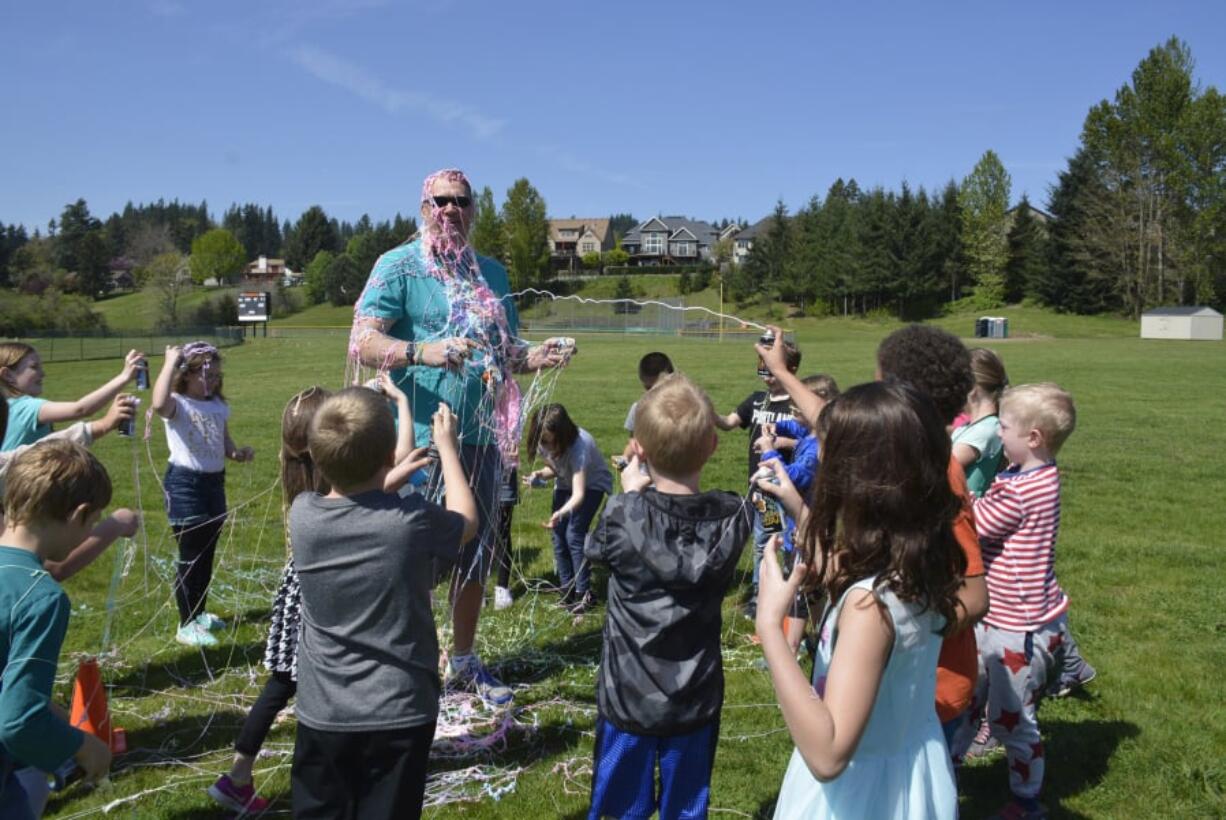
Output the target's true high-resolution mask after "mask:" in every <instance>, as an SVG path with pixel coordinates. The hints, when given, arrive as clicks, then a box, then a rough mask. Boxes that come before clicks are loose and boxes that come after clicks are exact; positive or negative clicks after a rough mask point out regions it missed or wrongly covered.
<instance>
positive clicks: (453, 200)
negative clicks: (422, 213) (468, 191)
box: [430, 196, 472, 209]
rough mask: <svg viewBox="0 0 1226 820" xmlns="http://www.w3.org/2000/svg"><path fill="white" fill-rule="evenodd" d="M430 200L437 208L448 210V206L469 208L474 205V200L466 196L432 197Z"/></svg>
mask: <svg viewBox="0 0 1226 820" xmlns="http://www.w3.org/2000/svg"><path fill="white" fill-rule="evenodd" d="M430 200H431V201H432V202H434V207H436V208H446V207H447V206H448V205H454V206H456V207H457V208H461V209H463V208H467V207H468V206H469V205H471V204H472V200H471V199H469V198H468V197H466V196H432V197H430Z"/></svg>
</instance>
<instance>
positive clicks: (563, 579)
mask: <svg viewBox="0 0 1226 820" xmlns="http://www.w3.org/2000/svg"><path fill="white" fill-rule="evenodd" d="M570 495H571V492H570V490H564V489H562V488H560V487H559V488H557V489H555V490H554V491H553V511H554V512H557V511H558V510H559V509H561V508H562V505H563V504H565V503H566V502H567V501H570ZM601 501H604V492H603V491H602V490H587V491H586V492H584V494H583V503H582V504H580V505H579V507H578V508H577V509H575V510H572V511H571V513H570V514H569V515H567V516H565V517H563V518H562V520H560V521H559V522H558V523H557V526H555V527H554V528H553V561H554V565H555V566H556V567H557V569H558V581H559V583H561V585H562V589H563V590H564V592H565V594H566V595H567V597H575V598H581V597H583V596H584V595H586V594H587V593H588V592H589V591H591V587H592V571H591V567H590V566H589V564H588V562H587V559H586V558H584V557H583V545H584V543H585V542H586V541H587V531H588V530H589V529H590V528H591V526H592V519H593V518H595V517H596V513H597V512H599V510H600V502H601Z"/></svg>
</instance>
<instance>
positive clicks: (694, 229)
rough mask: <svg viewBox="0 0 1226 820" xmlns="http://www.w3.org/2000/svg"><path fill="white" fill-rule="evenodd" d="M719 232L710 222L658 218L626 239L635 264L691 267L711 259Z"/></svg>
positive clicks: (631, 262) (627, 247)
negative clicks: (690, 265)
mask: <svg viewBox="0 0 1226 820" xmlns="http://www.w3.org/2000/svg"><path fill="white" fill-rule="evenodd" d="M718 240H719V231H718V230H717V229H716V227H715V226H714V225H712V224H710V223H709V222H702V221H699V220H694V219H686V218H685V217H683V216H655V217H652V218H651V219H649V220H647V221H646V222H643V223H640V224H639V225H637V226H635V227H634V228H633V229H632V230H631V231H630V232H629V233H627V234H626V235H625V236H624V237H622V248H623V249H624V250H625V251H626V253H628V254H630V264H632V265H689V264H695V263H697V262H707V261H710V259H711V248H712V246H713V245H714V244H715V243H716V242H717V241H718Z"/></svg>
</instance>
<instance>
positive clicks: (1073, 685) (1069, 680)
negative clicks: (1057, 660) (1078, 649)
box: [1047, 661, 1098, 698]
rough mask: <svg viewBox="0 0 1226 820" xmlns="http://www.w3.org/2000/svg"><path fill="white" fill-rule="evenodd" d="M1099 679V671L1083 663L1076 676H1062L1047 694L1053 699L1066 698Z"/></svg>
mask: <svg viewBox="0 0 1226 820" xmlns="http://www.w3.org/2000/svg"><path fill="white" fill-rule="evenodd" d="M1097 677H1098V670H1097V669H1095V668H1094V667H1093V666H1090V664H1088V663H1085V662H1084V661H1083V662H1082V664H1081V668H1080V669H1078V670H1077V672H1076V674H1073V675H1062V676H1061V677H1060V680H1059V681H1057V683H1056V684H1055V685H1054V686H1052V687H1051V689H1049V690H1048V691H1047V694H1048V695H1050V696H1051V697H1053V698H1066V697H1068V696H1069V695H1071V694H1073V693H1074V692H1076V691H1077V690H1078V689H1080V688H1081V687H1083V686H1085V685H1086V684H1087V683H1089V682H1090V681H1092V680H1094V679H1095V678H1097Z"/></svg>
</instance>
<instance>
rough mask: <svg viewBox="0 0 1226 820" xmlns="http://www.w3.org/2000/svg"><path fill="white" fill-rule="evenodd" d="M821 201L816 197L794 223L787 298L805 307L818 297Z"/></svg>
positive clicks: (788, 269)
mask: <svg viewBox="0 0 1226 820" xmlns="http://www.w3.org/2000/svg"><path fill="white" fill-rule="evenodd" d="M822 239H823V235H822V201H821V200H820V199H818V198H817V197H816V196H813V197H810V199H809V201H808V203H807V204H806V205H805V206H804V207H803V208H801V209H800V210H799V211H797V212H796V218H795V219H793V220H792V252H791V255H790V259H789V261H788V265H787V275H786V281H787V291H788V295H787V296H784V298H785V299H788V300H792V301H799V302H800V303H801V306H802V307H803V306H804V305H805V304H806V303H807V304H810V305H812V303H813V300H814V299H816V298H817V281H818V280H817V271H818V268H819V266H820V264H821V256H822V252H823V248H822Z"/></svg>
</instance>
